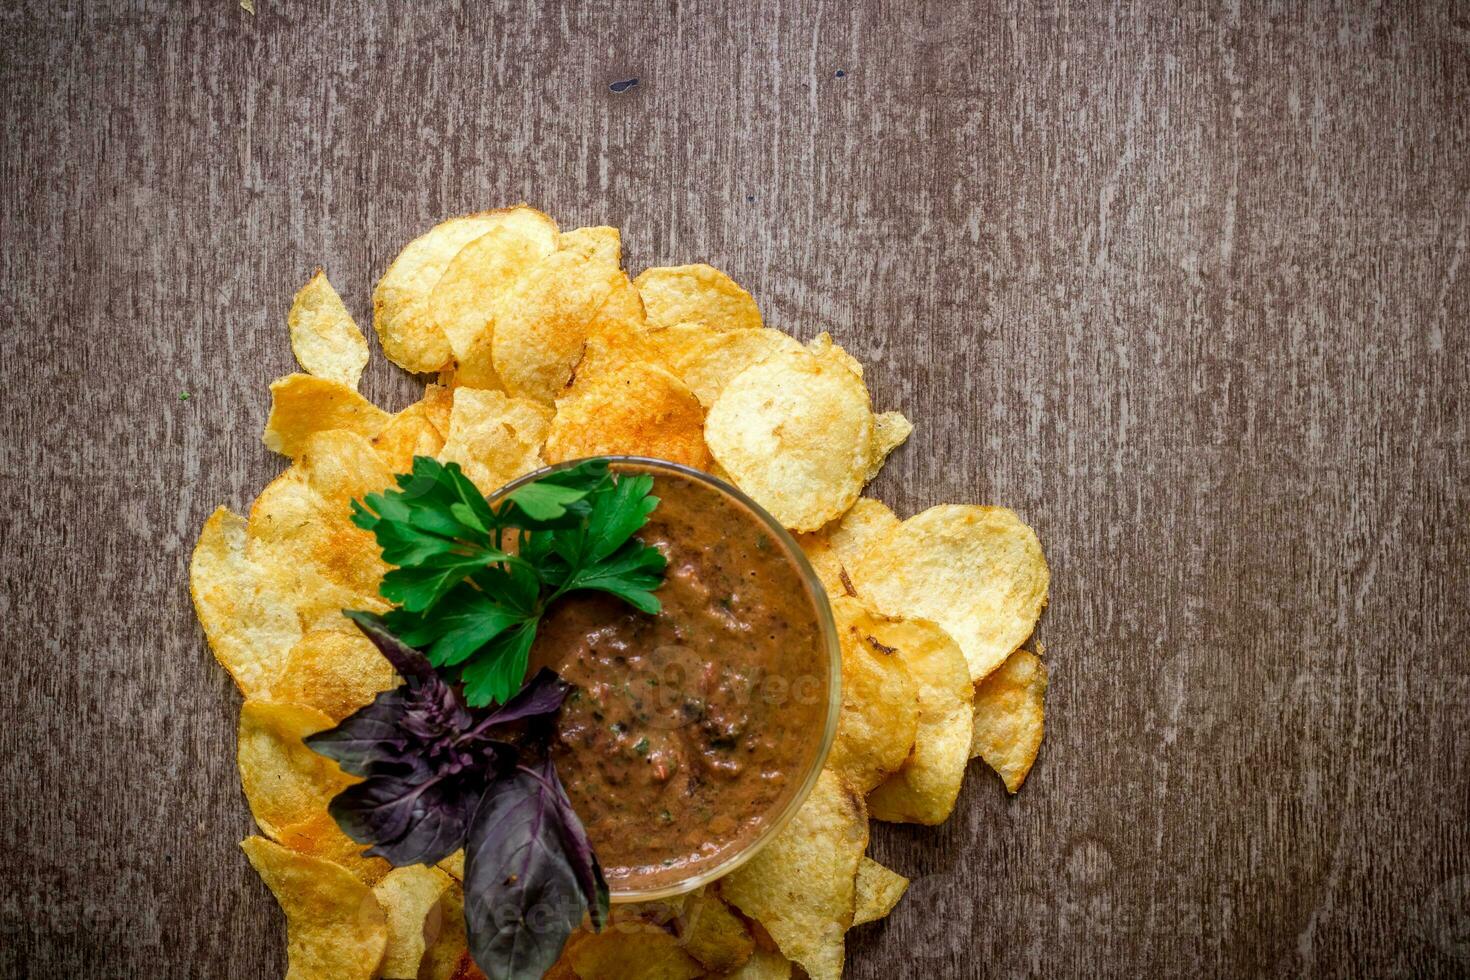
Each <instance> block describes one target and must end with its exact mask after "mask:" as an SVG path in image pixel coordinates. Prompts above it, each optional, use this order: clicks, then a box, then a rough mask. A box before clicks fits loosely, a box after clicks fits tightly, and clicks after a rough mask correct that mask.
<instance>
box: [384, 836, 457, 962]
mask: <svg viewBox="0 0 1470 980" xmlns="http://www.w3.org/2000/svg"><path fill="white" fill-rule="evenodd" d="M453 883H454V879H453V878H450V877H449V876H448V875H447V874H445V873H444V872H442V871H440V870H439V869H438V868H430V867H426V866H424V865H422V864H410V865H408V866H406V867H402V868H394V869H393V870H392V871H390V872H388V873H387V874H386V875H384V876H383V880H382V881H380V882H378V883H377V884H376V885H374V886H373V895H374V896H375V897H376V898H377V900H378V905H379V906H380V907H381V908H382V910H383V914H384V916H385V917H386V918H387V920H388V945H387V950H386V952H385V953H384V955H383V967H382V972H381V973H380V976H381V977H382V978H383V980H418V975H419V966H420V965H421V964H422V962H423V959H424V950H425V948H426V946H427V945H428V943H427V939H426V937H427V935H428V934H429V933H430V932H433V933H435V934H436V935H437V933H438V932H439V931H440V924H439V920H440V918H441V916H442V914H443V909H442V907H441V905H440V901H441V899H443V897H444V893H445V892H446V891H448V890H449V886H450V885H452V884H453Z"/></svg>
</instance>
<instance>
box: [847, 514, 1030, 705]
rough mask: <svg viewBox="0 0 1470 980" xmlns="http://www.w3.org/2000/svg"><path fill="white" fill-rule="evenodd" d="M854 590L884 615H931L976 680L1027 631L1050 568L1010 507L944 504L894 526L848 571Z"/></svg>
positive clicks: (998, 662)
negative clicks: (952, 642)
mask: <svg viewBox="0 0 1470 980" xmlns="http://www.w3.org/2000/svg"><path fill="white" fill-rule="evenodd" d="M848 573H849V575H850V577H851V578H852V582H853V585H854V586H856V588H857V592H858V595H860V596H862V597H863V599H864V600H865V601H867V602H868V603H869V604H870V605H872V606H873V607H874V608H876V609H877V610H879V611H880V612H883V613H887V614H888V615H890V616H906V617H913V618H918V619H931V620H933V621H934V622H936V623H938V624H939V625H940V626H941V627H943V628H944V630H945V632H947V633H949V635H950V636H952V637H954V639H955V642H956V643H958V644H959V645H960V650H962V651H963V652H964V654H965V660H967V661H968V662H969V664H970V678H971V679H972V680H976V681H978V680H980V679H981V678H983V677H984V676H985V675H987V674H989V673H990V672H991V671H992V670H994V669H995V668H997V667H999V666H1000V665H1001V663H1002V661H1004V660H1005V658H1006V657H1008V656H1010V653H1011V651H1012V650H1014V649H1016V648H1017V647H1018V646H1020V645H1021V644H1022V643H1023V642H1024V641H1025V639H1026V637H1028V636H1030V635H1031V630H1032V628H1033V627H1035V625H1036V620H1037V618H1038V617H1039V616H1040V615H1041V610H1042V607H1043V606H1045V605H1046V593H1047V586H1048V584H1049V583H1050V580H1051V572H1050V571H1049V570H1048V569H1047V567H1046V559H1045V558H1044V557H1043V556H1042V553H1041V543H1040V542H1039V541H1037V540H1036V532H1035V531H1033V530H1031V528H1029V527H1027V526H1026V525H1025V524H1023V523H1021V519H1020V518H1019V517H1017V516H1016V513H1015V511H1012V510H1007V509H1006V508H1004V507H976V506H969V505H964V504H945V505H941V506H939V507H931V508H929V509H928V510H926V511H924V512H923V513H922V514H918V515H915V516H914V517H911V518H909V519H908V520H906V521H904V522H903V523H902V524H900V525H899V526H898V527H897V528H896V529H895V530H894V531H893V532H892V533H890V534H889V535H888V536H887V537H886V538H884V539H883V540H882V541H881V542H877V543H876V544H874V545H873V546H872V547H870V548H869V549H868V551H867V554H865V555H864V556H863V559H862V560H861V561H859V562H858V563H857V565H856V566H855V567H853V568H850V569H848Z"/></svg>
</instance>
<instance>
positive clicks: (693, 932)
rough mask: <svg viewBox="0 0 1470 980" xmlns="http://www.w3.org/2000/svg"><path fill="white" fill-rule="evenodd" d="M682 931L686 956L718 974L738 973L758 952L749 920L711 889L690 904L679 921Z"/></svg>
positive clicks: (680, 932) (681, 935) (680, 931)
mask: <svg viewBox="0 0 1470 980" xmlns="http://www.w3.org/2000/svg"><path fill="white" fill-rule="evenodd" d="M679 927H680V928H679V944H680V945H681V946H683V947H684V952H686V953H688V954H689V955H690V956H692V957H694V958H695V959H696V960H698V961H699V962H700V963H701V964H702V965H703V966H704V968H705V969H706V970H710V971H713V972H716V973H728V972H729V971H731V970H735V969H738V968H739V967H740V966H741V965H743V964H744V963H745V961H746V960H748V959H750V954H751V951H752V950H754V949H755V940H754V939H753V938H752V937H751V935H750V930H749V929H748V928H746V926H745V920H744V919H742V918H740V916H738V915H736V914H735V913H734V912H733V911H731V910H730V906H728V905H726V904H725V903H724V901H722V900H721V899H720V897H719V895H717V894H716V893H715V892H714V891H712V890H709V889H706V890H705V891H704V892H702V893H701V894H700V895H699V896H698V897H696V898H695V899H694V900H693V901H691V902H690V903H689V905H688V907H687V908H686V909H685V911H684V914H683V915H682V916H680V918H679Z"/></svg>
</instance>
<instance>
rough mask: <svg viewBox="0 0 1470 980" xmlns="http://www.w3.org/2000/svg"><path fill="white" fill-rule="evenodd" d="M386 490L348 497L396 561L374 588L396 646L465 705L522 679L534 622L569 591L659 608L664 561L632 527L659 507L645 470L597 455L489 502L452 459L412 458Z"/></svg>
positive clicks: (494, 696)
mask: <svg viewBox="0 0 1470 980" xmlns="http://www.w3.org/2000/svg"><path fill="white" fill-rule="evenodd" d="M394 482H395V483H396V484H397V488H396V489H389V490H385V491H384V492H382V493H374V494H368V495H367V496H366V497H364V498H363V499H362V500H360V501H358V500H354V501H353V502H352V520H353V522H354V523H355V524H356V525H357V526H358V527H361V528H363V529H364V530H368V531H371V532H372V533H373V535H374V537H375V538H376V539H377V542H378V547H379V548H380V549H382V552H383V560H384V561H386V562H387V563H388V564H390V565H393V566H396V567H394V568H393V569H392V570H391V571H389V572H388V574H387V575H385V576H384V577H383V582H382V585H381V586H380V589H379V591H380V592H381V593H382V595H383V597H384V598H385V599H387V600H388V601H390V602H392V603H395V604H396V605H397V608H396V609H394V610H393V611H391V612H389V613H388V614H387V615H386V616H385V617H384V620H385V622H386V624H387V626H388V628H389V629H391V630H392V632H393V633H394V634H396V635H397V636H398V638H399V639H401V640H402V641H403V642H404V643H406V644H408V645H409V646H411V647H414V648H416V649H419V650H422V651H423V652H424V655H425V656H426V657H427V659H428V661H429V663H430V664H432V665H433V666H434V667H435V668H437V669H439V670H440V671H441V672H444V673H446V674H447V675H448V676H449V677H450V678H451V679H452V680H457V681H458V682H459V683H461V684H462V685H463V687H464V695H465V699H466V701H467V702H468V703H469V704H470V705H471V706H474V707H479V706H483V705H486V704H492V703H502V702H504V701H505V700H507V699H508V698H510V697H511V695H513V694H514V693H515V692H516V691H517V690H519V688H520V686H521V681H522V680H523V678H524V676H525V673H526V664H527V661H528V658H529V656H530V651H531V646H532V644H533V643H534V642H535V639H536V627H537V625H538V624H539V622H540V620H541V617H542V616H543V615H544V614H545V612H546V609H547V608H548V607H549V606H550V605H551V603H552V602H554V601H555V600H556V599H558V598H560V597H561V596H562V595H565V594H566V593H568V592H573V591H577V590H591V591H599V592H606V593H609V594H611V595H615V596H617V597H619V598H621V599H623V600H624V601H625V602H627V603H628V604H630V605H632V606H633V607H634V608H636V609H638V610H640V611H641V612H644V613H648V614H655V613H657V612H658V611H659V608H660V606H659V601H658V599H657V597H655V596H654V594H653V593H654V590H656V589H657V588H658V587H659V586H660V585H662V584H663V575H664V568H665V564H666V562H665V560H664V557H663V555H662V553H660V552H659V551H658V550H657V549H655V548H652V547H650V546H649V545H647V544H645V543H644V542H643V541H641V540H639V539H638V538H636V537H634V535H635V534H636V533H637V532H638V530H639V529H641V528H642V527H643V526H644V525H645V524H646V523H647V522H648V518H649V515H650V514H652V513H653V511H654V509H655V508H656V507H657V506H658V502H659V501H658V498H657V497H655V496H653V492H652V491H653V477H651V476H649V475H647V474H636V475H634V474H614V473H612V472H611V471H610V469H609V467H608V463H607V460H605V459H592V460H586V461H584V462H582V463H579V464H577V465H576V466H572V467H568V468H567V469H564V470H558V471H556V472H554V473H549V474H547V475H546V476H544V477H542V478H540V479H538V480H535V481H533V482H531V483H527V484H526V485H524V486H522V487H518V488H517V489H516V490H514V491H512V492H511V493H509V494H507V495H506V497H505V498H504V499H503V500H502V501H500V502H499V503H498V504H496V505H495V506H493V507H492V506H491V505H490V503H489V501H487V500H486V499H485V498H484V496H482V495H481V494H480V492H479V491H478V490H476V489H475V485H474V484H473V483H471V482H470V480H469V478H468V477H466V476H465V475H464V473H463V472H462V471H461V470H460V468H459V465H458V464H456V463H440V462H438V461H437V460H434V459H432V458H430V457H427V456H415V457H414V461H413V469H412V472H409V473H403V474H400V475H398V476H396V477H394Z"/></svg>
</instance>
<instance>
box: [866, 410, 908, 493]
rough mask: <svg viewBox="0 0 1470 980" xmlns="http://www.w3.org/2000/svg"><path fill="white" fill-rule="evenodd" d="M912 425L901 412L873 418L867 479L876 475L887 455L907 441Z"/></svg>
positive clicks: (885, 413) (886, 413)
mask: <svg viewBox="0 0 1470 980" xmlns="http://www.w3.org/2000/svg"><path fill="white" fill-rule="evenodd" d="M913 431H914V423H912V422H910V421H909V420H908V419H906V418H904V415H903V413H902V412H879V413H878V414H877V415H874V416H873V458H872V460H871V461H870V462H869V463H868V479H869V480H871V479H872V478H873V477H875V476H877V475H878V471H879V470H881V469H883V464H884V463H886V462H887V461H888V455H889V454H890V453H892V452H893V451H894V450H895V449H897V448H898V447H899V446H902V445H903V444H904V442H905V441H907V440H908V437H909V436H910V434H912V433H913Z"/></svg>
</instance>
